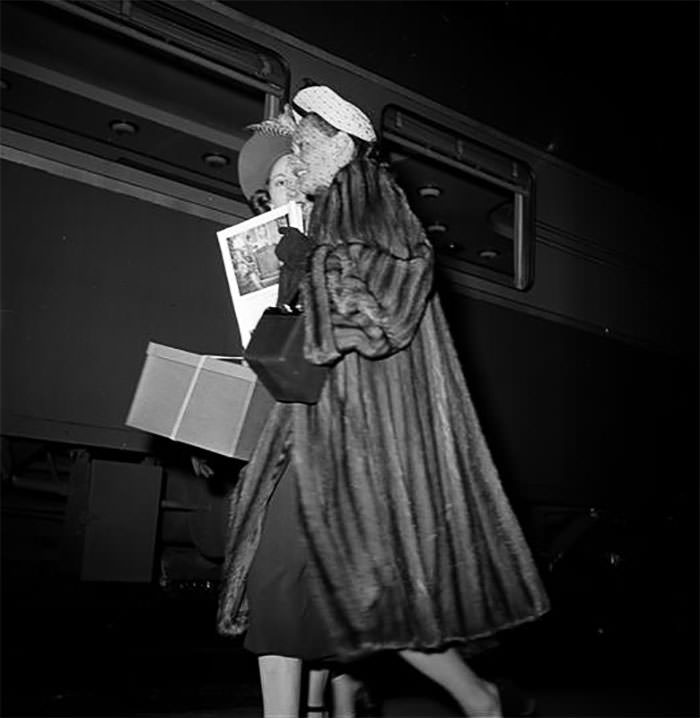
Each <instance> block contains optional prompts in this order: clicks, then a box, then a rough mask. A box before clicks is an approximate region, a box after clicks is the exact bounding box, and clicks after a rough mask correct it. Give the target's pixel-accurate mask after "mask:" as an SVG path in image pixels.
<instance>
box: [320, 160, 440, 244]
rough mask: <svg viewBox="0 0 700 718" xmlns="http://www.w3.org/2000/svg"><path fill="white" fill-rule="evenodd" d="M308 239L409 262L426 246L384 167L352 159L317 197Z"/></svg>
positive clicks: (422, 235)
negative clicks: (359, 246) (356, 245)
mask: <svg viewBox="0 0 700 718" xmlns="http://www.w3.org/2000/svg"><path fill="white" fill-rule="evenodd" d="M309 234H310V235H311V236H313V237H314V239H315V240H316V241H317V242H318V243H319V244H354V243H359V244H365V245H368V246H372V247H377V248H380V249H383V250H384V251H387V252H390V253H392V254H395V255H397V256H399V257H403V258H406V257H409V256H411V255H412V254H413V250H414V249H416V248H417V247H418V245H419V244H422V243H424V242H427V240H426V238H425V233H424V232H423V228H422V226H421V224H420V222H419V220H418V218H417V217H416V216H415V214H413V212H412V211H411V209H410V207H409V206H408V202H407V200H406V195H405V194H404V192H403V190H402V189H401V188H400V187H399V186H398V184H397V183H396V181H395V180H394V178H393V177H392V175H391V173H390V172H389V169H388V168H387V167H386V165H380V164H378V163H377V162H375V161H374V160H371V159H367V158H366V157H357V158H355V159H354V160H353V161H352V162H350V163H349V164H347V165H346V166H345V167H343V168H342V169H341V170H340V171H339V172H338V174H337V175H336V176H335V177H334V178H333V182H332V183H331V185H330V187H329V188H328V189H327V190H325V191H324V192H321V193H319V194H318V195H317V197H316V200H315V202H314V208H313V211H312V213H311V218H310V224H309Z"/></svg>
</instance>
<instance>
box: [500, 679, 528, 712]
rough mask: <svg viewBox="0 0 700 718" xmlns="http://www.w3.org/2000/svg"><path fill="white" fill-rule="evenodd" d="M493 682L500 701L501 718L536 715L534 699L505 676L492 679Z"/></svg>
mask: <svg viewBox="0 0 700 718" xmlns="http://www.w3.org/2000/svg"><path fill="white" fill-rule="evenodd" d="M493 684H494V685H495V686H496V690H497V691H498V700H499V701H500V703H501V715H502V716H503V718H520V717H521V716H534V715H536V711H537V705H536V703H535V699H534V698H533V697H532V696H528V695H526V694H525V693H523V692H522V691H521V690H520V689H519V688H518V687H517V686H516V685H515V683H513V682H512V681H510V680H508V679H507V678H497V679H496V680H494V681H493Z"/></svg>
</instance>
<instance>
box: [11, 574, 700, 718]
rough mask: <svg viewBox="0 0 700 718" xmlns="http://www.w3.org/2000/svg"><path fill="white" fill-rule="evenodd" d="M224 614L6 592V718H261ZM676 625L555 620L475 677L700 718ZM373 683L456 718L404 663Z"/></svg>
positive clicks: (408, 713) (584, 702)
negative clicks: (219, 620) (218, 629)
mask: <svg viewBox="0 0 700 718" xmlns="http://www.w3.org/2000/svg"><path fill="white" fill-rule="evenodd" d="M215 606H216V603H215V596H213V595H205V596H202V595H201V593H200V594H197V595H193V596H190V597H188V596H182V595H180V596H177V597H174V598H173V597H167V596H163V595H162V594H158V593H156V594H154V593H153V589H148V590H144V591H143V592H142V593H141V594H139V593H138V592H137V593H136V594H135V593H134V592H133V590H132V589H129V588H127V587H114V586H112V587H104V586H103V587H95V586H93V587H85V586H83V587H81V588H79V589H78V588H75V587H73V588H66V587H63V588H61V589H60V590H59V589H57V587H56V586H43V588H42V587H39V586H36V585H32V584H31V582H28V583H27V584H26V585H25V586H24V589H23V590H19V591H18V590H17V589H16V583H13V590H9V591H8V590H6V588H5V587H3V602H2V610H3V625H2V629H3V631H2V636H3V656H2V658H3V661H2V712H1V714H2V715H3V716H6V717H10V716H42V717H47V718H48V717H49V716H57V717H58V716H144V717H145V716H150V717H151V718H155V717H156V716H175V717H178V716H179V717H180V718H186V717H187V718H224V717H227V718H237V717H241V718H243V717H248V716H250V717H252V716H260V715H261V707H260V706H261V700H260V690H259V685H258V676H257V666H256V662H255V659H254V657H253V656H251V655H250V654H249V653H247V652H246V651H245V650H244V649H243V648H242V647H241V645H240V642H239V641H237V640H231V639H223V638H221V637H218V636H216V634H215V631H214V630H213V629H214V622H213V618H214V616H215ZM672 618H673V617H668V616H667V617H664V619H663V621H662V620H661V619H660V617H658V616H657V617H656V618H655V619H653V620H652V619H651V618H650V619H649V620H648V621H647V623H646V624H644V625H643V624H641V623H639V621H635V623H634V625H633V626H632V629H631V630H630V626H629V625H627V626H624V625H623V623H622V622H620V621H618V623H617V624H615V623H612V622H607V623H604V624H602V625H598V626H597V627H596V625H595V622H592V621H591V620H590V617H588V619H589V620H572V618H571V616H568V617H567V616H562V615H557V614H556V613H553V614H551V615H550V616H548V617H546V618H545V619H542V621H540V622H538V623H537V624H533V625H532V626H528V627H526V628H525V629H518V631H516V632H513V633H511V634H510V635H509V636H507V637H506V638H505V639H504V642H503V644H502V645H501V646H500V647H497V648H495V649H493V650H492V651H490V652H489V653H486V654H484V655H482V656H481V657H480V658H477V659H475V661H474V666H475V668H476V669H477V670H479V672H481V673H482V674H484V675H486V676H490V677H494V676H499V675H500V676H506V677H509V678H510V679H512V680H513V681H515V682H516V683H517V684H518V685H520V686H521V687H522V689H523V690H524V691H526V692H527V693H528V694H530V695H532V696H533V697H534V698H535V699H536V701H537V715H539V716H552V717H553V718H554V717H557V718H568V717H569V716H570V717H572V718H574V717H575V718H584V717H585V718H595V717H603V716H608V717H610V716H620V717H621V716H630V717H631V716H635V717H639V718H643V717H650V716H659V717H661V716H663V717H664V718H666V717H668V716H675V717H681V716H695V717H697V716H699V715H700V712H699V710H698V675H699V673H698V661H697V651H696V648H697V640H696V639H697V630H696V628H694V624H692V623H688V624H684V623H682V622H679V621H678V620H676V621H675V622H674V621H673V620H671V619H672ZM676 618H677V617H676ZM662 623H663V625H664V630H661V629H660V627H661V625H662ZM365 671H366V674H367V676H368V682H369V684H370V686H371V688H372V689H373V691H374V694H375V696H376V698H377V699H378V701H379V703H380V705H381V711H382V715H383V716H386V717H387V718H388V717H396V718H419V717H425V718H427V717H429V716H434V717H435V718H439V717H440V716H454V715H458V711H457V710H456V708H455V706H454V705H453V704H452V703H451V701H450V699H449V698H448V697H447V696H446V695H444V694H443V693H442V692H441V691H440V690H439V689H437V688H436V687H435V686H434V685H433V684H431V683H430V682H429V681H427V680H425V679H423V678H422V677H421V676H420V675H419V674H418V673H416V672H415V671H413V669H411V668H409V667H408V666H407V664H405V663H403V662H401V661H400V660H399V659H397V658H396V657H394V656H390V655H386V656H377V657H375V658H373V659H371V660H370V661H368V662H367V665H366V666H365Z"/></svg>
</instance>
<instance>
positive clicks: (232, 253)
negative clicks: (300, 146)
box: [216, 202, 304, 348]
mask: <svg viewBox="0 0 700 718" xmlns="http://www.w3.org/2000/svg"><path fill="white" fill-rule="evenodd" d="M280 227H295V228H296V229H298V230H300V231H302V232H303V231H304V221H303V217H302V212H301V207H300V205H299V204H298V203H297V202H289V203H287V204H285V205H282V206H281V207H277V208H276V209H272V210H270V211H269V212H265V213H264V214H260V215H258V216H256V217H252V218H251V219H247V220H245V221H243V222H240V223H238V224H234V225H232V226H231V227H227V228H226V229H222V230H220V231H219V232H217V233H216V234H217V237H218V240H219V248H220V250H221V255H222V258H223V261H224V268H225V270H226V279H227V281H228V286H229V292H230V295H231V301H232V303H233V310H234V312H235V315H236V321H237V323H238V330H239V333H240V336H241V343H242V345H243V348H245V347H246V346H247V345H248V341H249V340H250V335H251V333H252V331H253V329H254V328H255V326H256V324H257V323H258V320H259V319H260V317H261V316H262V314H263V312H264V311H265V310H266V309H267V308H268V307H273V306H275V304H276V303H277V289H278V285H279V273H280V263H279V260H278V259H277V256H276V254H275V246H276V245H277V243H278V242H279V241H280V239H281V235H280V233H279V229H280Z"/></svg>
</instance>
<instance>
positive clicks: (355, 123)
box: [292, 85, 377, 143]
mask: <svg viewBox="0 0 700 718" xmlns="http://www.w3.org/2000/svg"><path fill="white" fill-rule="evenodd" d="M292 105H293V106H294V107H295V108H298V109H299V110H302V111H303V112H313V113H315V114H317V115H319V117H322V118H323V119H324V120H325V121H326V122H328V123H329V124H330V125H333V127H335V128H336V129H337V130H342V131H343V132H347V133H348V134H349V135H353V136H354V137H357V138H358V139H360V140H364V141H365V142H370V143H371V142H375V141H376V139H377V135H376V133H375V132H374V128H373V127H372V123H371V122H370V119H369V117H367V115H366V114H365V113H364V112H362V110H361V109H360V108H359V107H356V106H355V105H353V104H352V103H351V102H348V101H347V100H344V99H343V98H342V97H341V96H340V95H339V94H338V93H337V92H334V91H333V90H331V88H330V87H326V86H325V85H314V86H312V87H305V88H304V89H303V90H299V92H297V94H296V95H294V98H293V100H292ZM297 119H299V118H297Z"/></svg>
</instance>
